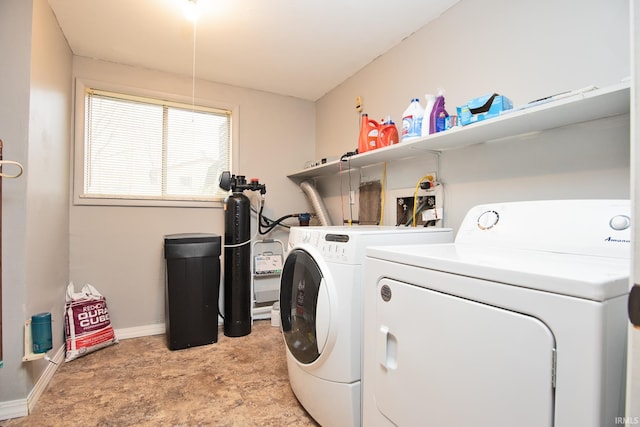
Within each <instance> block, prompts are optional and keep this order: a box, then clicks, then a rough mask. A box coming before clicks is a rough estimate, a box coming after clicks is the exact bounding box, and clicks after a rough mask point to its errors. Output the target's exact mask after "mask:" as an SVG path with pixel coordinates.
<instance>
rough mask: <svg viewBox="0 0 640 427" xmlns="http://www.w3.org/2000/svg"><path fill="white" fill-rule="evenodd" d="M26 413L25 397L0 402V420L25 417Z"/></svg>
mask: <svg viewBox="0 0 640 427" xmlns="http://www.w3.org/2000/svg"><path fill="white" fill-rule="evenodd" d="M27 415H29V408H28V406H27V399H18V400H10V401H7V402H0V420H8V419H11V418H19V417H26V416H27Z"/></svg>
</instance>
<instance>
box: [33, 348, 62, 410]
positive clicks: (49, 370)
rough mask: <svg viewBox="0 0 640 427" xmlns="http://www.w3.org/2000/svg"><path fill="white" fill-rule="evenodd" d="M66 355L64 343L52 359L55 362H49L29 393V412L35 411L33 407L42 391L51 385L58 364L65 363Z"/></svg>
mask: <svg viewBox="0 0 640 427" xmlns="http://www.w3.org/2000/svg"><path fill="white" fill-rule="evenodd" d="M64 355H65V345H64V344H63V345H61V346H60V348H59V349H58V351H56V354H55V355H54V356H53V358H52V359H51V361H52V362H53V363H51V362H49V363H48V364H47V367H46V368H45V370H44V372H43V373H42V375H40V378H38V381H37V382H36V384H35V385H34V386H33V389H32V390H31V393H29V396H27V408H28V409H29V413H31V411H33V408H35V406H36V403H38V399H40V396H42V393H44V391H45V389H46V388H47V385H49V381H51V378H53V374H55V373H56V370H57V369H58V366H60V364H61V363H64Z"/></svg>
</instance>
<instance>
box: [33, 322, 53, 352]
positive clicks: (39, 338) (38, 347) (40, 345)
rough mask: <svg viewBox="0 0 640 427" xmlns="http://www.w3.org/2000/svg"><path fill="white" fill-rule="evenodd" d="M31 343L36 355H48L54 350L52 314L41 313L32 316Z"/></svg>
mask: <svg viewBox="0 0 640 427" xmlns="http://www.w3.org/2000/svg"><path fill="white" fill-rule="evenodd" d="M31 341H32V342H33V352H34V353H46V352H47V351H49V350H51V349H52V348H53V343H52V341H51V313H39V314H34V315H33V316H31Z"/></svg>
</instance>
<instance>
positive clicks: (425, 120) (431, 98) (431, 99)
mask: <svg viewBox="0 0 640 427" xmlns="http://www.w3.org/2000/svg"><path fill="white" fill-rule="evenodd" d="M424 97H425V98H426V100H427V107H426V108H425V109H424V115H423V116H422V129H421V132H420V134H421V135H422V136H428V135H429V129H430V127H431V111H432V110H433V106H434V104H435V103H436V96H435V95H433V94H431V93H427V94H426V95H425V96H424Z"/></svg>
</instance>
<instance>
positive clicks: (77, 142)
mask: <svg viewBox="0 0 640 427" xmlns="http://www.w3.org/2000/svg"><path fill="white" fill-rule="evenodd" d="M87 89H97V90H102V91H108V92H115V93H121V94H125V95H130V96H134V97H136V96H138V97H144V98H151V99H157V100H165V101H167V102H169V103H171V102H174V103H182V104H192V103H193V104H195V105H197V106H202V107H205V108H213V109H220V110H229V111H231V128H230V129H231V137H230V143H231V149H230V155H231V159H230V163H231V169H232V170H235V169H237V161H238V160H237V159H238V151H239V150H238V143H237V138H238V122H239V120H238V117H239V108H238V106H237V105H233V104H229V103H224V102H217V101H209V100H204V99H201V98H192V97H189V96H182V95H176V94H173V93H167V92H159V91H151V90H145V89H140V88H132V87H128V86H125V85H119V84H114V83H108V82H102V81H95V80H89V79H84V78H79V77H76V79H75V102H74V106H75V108H74V110H75V111H74V138H73V161H72V169H73V170H72V171H71V172H72V177H73V178H72V180H73V183H72V187H73V188H72V193H73V204H74V205H77V206H83V205H86V206H156V207H205V208H211V207H222V202H223V199H224V197H222V196H220V197H215V198H213V199H212V200H206V201H205V200H175V199H164V200H160V199H146V198H115V197H100V196H92V195H84V194H83V193H84V167H85V144H84V138H85V135H84V133H85V93H86V90H87Z"/></svg>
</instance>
